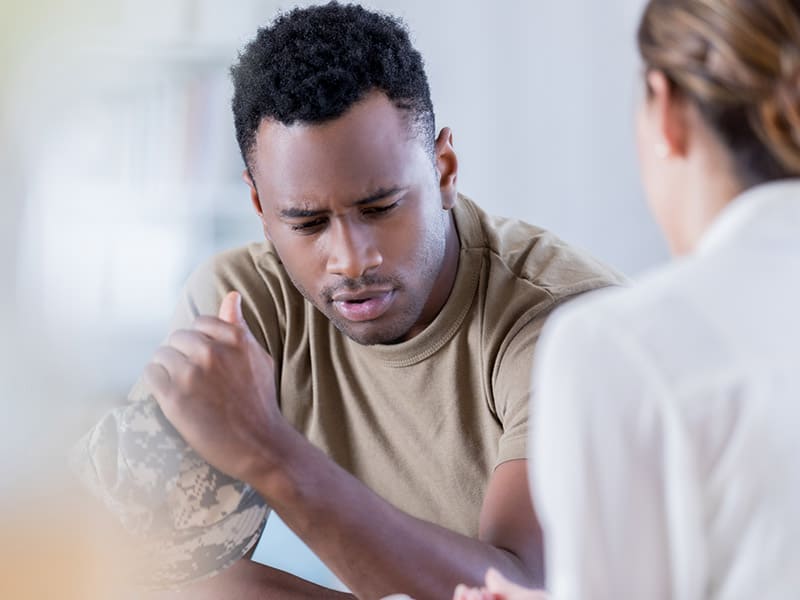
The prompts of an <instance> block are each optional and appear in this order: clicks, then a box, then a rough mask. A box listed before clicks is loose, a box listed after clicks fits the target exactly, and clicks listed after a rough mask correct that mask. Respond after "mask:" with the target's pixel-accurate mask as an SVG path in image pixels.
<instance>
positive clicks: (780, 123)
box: [756, 44, 800, 173]
mask: <svg viewBox="0 0 800 600" xmlns="http://www.w3.org/2000/svg"><path fill="white" fill-rule="evenodd" d="M779 60H780V72H779V73H777V74H776V81H775V84H774V86H773V88H772V90H771V93H770V94H769V95H768V96H767V98H765V100H764V101H763V102H762V104H761V106H760V109H759V111H758V112H759V114H758V119H757V121H758V123H756V125H757V127H756V129H757V130H758V131H759V132H760V133H761V134H762V136H763V141H764V143H766V144H767V146H768V147H769V149H770V150H771V151H772V152H773V153H774V154H775V157H776V158H777V159H778V160H780V161H781V163H782V164H783V165H784V166H785V167H786V168H787V169H789V170H790V171H792V172H794V173H800V46H798V45H797V44H791V45H789V44H785V45H784V46H782V47H781V50H780V56H779Z"/></svg>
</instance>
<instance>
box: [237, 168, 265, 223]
mask: <svg viewBox="0 0 800 600" xmlns="http://www.w3.org/2000/svg"><path fill="white" fill-rule="evenodd" d="M242 179H243V180H244V182H245V183H246V184H247V187H249V188H250V202H252V203H253V208H255V209H256V213H257V214H258V216H259V217H262V216H263V215H264V209H263V208H261V198H259V197H258V190H257V189H256V184H255V183H254V182H253V178H252V176H251V175H250V169H245V170H244V171H242Z"/></svg>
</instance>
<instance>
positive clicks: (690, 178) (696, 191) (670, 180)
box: [453, 71, 743, 600]
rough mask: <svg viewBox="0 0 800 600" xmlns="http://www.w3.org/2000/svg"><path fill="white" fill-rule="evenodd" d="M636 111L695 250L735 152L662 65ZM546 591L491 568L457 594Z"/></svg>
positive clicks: (651, 197)
mask: <svg viewBox="0 0 800 600" xmlns="http://www.w3.org/2000/svg"><path fill="white" fill-rule="evenodd" d="M646 83H647V97H646V99H645V100H644V101H643V102H642V104H641V106H640V108H639V111H638V112H637V115H636V130H637V147H638V154H639V165H640V170H641V177H642V182H643V184H644V188H645V194H646V196H647V200H648V204H649V206H650V210H651V212H652V213H653V215H654V217H655V218H656V221H657V222H658V224H659V226H660V227H661V230H662V233H663V234H664V236H665V237H666V239H667V241H668V243H669V246H670V251H671V252H672V254H673V255H675V256H682V255H685V254H688V253H690V252H691V251H692V250H694V248H695V247H696V246H697V243H698V242H699V241H700V238H701V237H702V236H703V234H704V233H705V231H706V230H707V229H708V227H709V226H710V225H711V223H712V222H713V221H714V219H716V217H717V216H718V215H719V213H720V211H722V209H724V208H725V206H727V205H728V204H729V203H730V202H731V201H732V200H733V199H734V198H735V197H736V196H737V195H739V194H740V193H741V192H742V191H743V190H742V186H741V184H740V182H739V181H738V180H737V178H736V177H735V175H734V169H733V166H732V161H731V158H730V155H729V154H728V152H727V150H726V149H725V147H724V146H722V144H721V143H720V142H719V140H718V139H717V137H716V136H715V135H714V133H713V132H712V131H711V130H710V129H709V127H708V126H707V125H706V124H705V122H704V121H703V119H702V117H701V115H700V112H699V111H698V110H697V108H696V107H695V106H694V105H693V104H692V103H691V102H688V101H687V100H686V98H685V97H684V96H682V95H681V94H679V93H676V91H675V89H674V88H673V87H672V86H671V85H670V84H669V81H668V79H667V77H666V76H665V75H664V73H662V72H660V71H650V72H649V73H648V74H647V81H646ZM546 597H547V595H546V594H545V593H544V592H541V591H538V590H532V589H529V588H525V587H522V586H519V585H515V584H513V583H511V582H508V581H507V580H505V579H504V578H503V577H502V576H500V575H499V573H496V572H492V571H489V572H487V574H486V583H485V585H484V586H483V587H468V586H463V585H460V586H458V587H457V588H456V590H455V593H454V595H453V600H544V599H545V598H546Z"/></svg>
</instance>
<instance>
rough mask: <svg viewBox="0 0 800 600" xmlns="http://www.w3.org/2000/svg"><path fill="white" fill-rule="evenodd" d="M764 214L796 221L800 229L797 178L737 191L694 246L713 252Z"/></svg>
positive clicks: (799, 179)
mask: <svg viewBox="0 0 800 600" xmlns="http://www.w3.org/2000/svg"><path fill="white" fill-rule="evenodd" d="M764 216H768V217H778V218H780V217H781V216H784V217H785V218H786V219H789V220H794V221H796V225H797V226H798V227H799V228H800V178H793V179H782V180H779V181H772V182H769V183H764V184H760V185H757V186H754V187H752V188H749V189H747V190H745V191H744V192H742V193H741V194H739V195H738V196H737V197H736V198H734V199H733V200H732V201H731V202H730V204H728V206H726V207H725V208H724V209H723V210H722V212H720V214H719V215H717V218H716V219H714V221H713V222H712V223H711V225H710V226H709V227H708V229H707V230H706V232H705V233H704V234H703V236H702V238H701V239H700V242H699V243H698V245H697V252H698V253H705V252H709V251H712V250H714V249H716V248H718V247H719V246H722V245H724V244H726V243H727V242H729V241H730V240H733V239H735V238H738V237H739V236H740V235H741V234H742V233H744V231H745V230H746V229H748V228H749V227H750V226H751V225H753V224H754V223H755V222H757V221H759V220H760V219H761V218H762V217H764ZM784 224H786V223H784ZM798 235H800V229H798Z"/></svg>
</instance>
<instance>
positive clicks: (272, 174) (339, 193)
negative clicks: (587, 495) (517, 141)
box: [253, 92, 433, 203]
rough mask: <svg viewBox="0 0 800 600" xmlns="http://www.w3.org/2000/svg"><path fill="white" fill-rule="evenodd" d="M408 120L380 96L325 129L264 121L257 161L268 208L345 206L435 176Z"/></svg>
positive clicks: (323, 126)
mask: <svg viewBox="0 0 800 600" xmlns="http://www.w3.org/2000/svg"><path fill="white" fill-rule="evenodd" d="M408 119H409V116H408V115H407V114H406V112H405V111H403V110H402V109H400V108H397V107H396V106H395V105H394V104H393V103H392V102H391V101H390V100H389V99H388V98H387V97H386V96H385V95H384V94H382V93H378V92H374V93H372V94H370V95H368V96H367V97H366V98H365V99H363V100H361V101H360V102H358V103H357V104H355V105H354V106H353V107H351V108H350V110H349V111H348V112H346V113H345V114H344V115H342V116H341V117H339V118H337V119H334V120H332V121H328V122H325V123H321V124H295V125H290V126H287V125H284V124H282V123H278V122H275V121H269V120H265V121H263V122H262V123H261V126H260V127H259V129H258V132H257V134H256V148H255V152H254V155H253V163H254V166H255V172H254V173H253V177H254V178H255V180H256V187H257V188H258V191H259V195H260V196H261V199H262V202H267V203H271V202H281V203H285V202H286V201H292V200H303V201H314V200H325V199H340V200H343V201H344V200H348V199H352V198H354V197H361V196H363V195H364V194H369V193H372V192H374V190H375V189H377V188H387V187H393V186H406V185H412V184H413V183H414V182H416V181H418V180H419V178H421V177H425V176H430V173H431V172H432V168H433V167H432V165H431V161H430V158H429V156H428V154H427V152H426V151H425V148H424V146H423V143H422V142H421V140H419V138H418V137H417V136H415V135H414V134H413V132H412V129H411V127H410V124H409V121H408Z"/></svg>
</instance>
